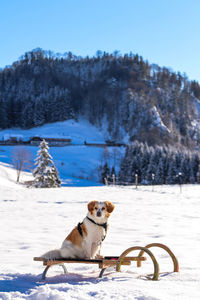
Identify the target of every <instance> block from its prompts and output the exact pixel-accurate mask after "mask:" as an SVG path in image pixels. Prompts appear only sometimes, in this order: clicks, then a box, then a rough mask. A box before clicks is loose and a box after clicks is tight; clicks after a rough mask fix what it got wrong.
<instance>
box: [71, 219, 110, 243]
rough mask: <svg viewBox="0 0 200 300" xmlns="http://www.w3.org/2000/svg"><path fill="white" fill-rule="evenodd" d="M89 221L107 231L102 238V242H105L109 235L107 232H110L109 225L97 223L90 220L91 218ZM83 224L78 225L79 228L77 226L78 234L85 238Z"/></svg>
mask: <svg viewBox="0 0 200 300" xmlns="http://www.w3.org/2000/svg"><path fill="white" fill-rule="evenodd" d="M87 219H88V220H89V221H90V222H92V223H93V224H95V225H97V226H100V227H103V228H104V229H105V235H104V237H103V238H102V241H103V240H105V237H106V234H107V230H108V224H107V223H103V224H99V223H96V222H95V221H94V220H92V219H90V218H89V217H87ZM82 224H83V222H82V223H78V226H77V229H78V232H79V233H80V235H81V236H82V237H83V230H82V228H81V225H82Z"/></svg>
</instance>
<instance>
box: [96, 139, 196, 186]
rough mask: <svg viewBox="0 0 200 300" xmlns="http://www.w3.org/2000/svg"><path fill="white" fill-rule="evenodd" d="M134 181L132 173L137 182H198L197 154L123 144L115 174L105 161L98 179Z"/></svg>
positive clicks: (127, 182) (165, 148) (166, 148)
mask: <svg viewBox="0 0 200 300" xmlns="http://www.w3.org/2000/svg"><path fill="white" fill-rule="evenodd" d="M113 174H114V175H115V180H116V183H117V184H122V185H128V184H134V183H135V180H136V176H137V178H138V183H141V184H152V183H153V184H175V183H180V182H181V183H192V184H194V183H200V157H199V155H198V154H197V153H189V152H184V151H179V150H175V149H173V148H171V147H159V146H156V147H152V146H151V147H149V146H148V145H147V144H146V143H139V142H134V143H133V144H130V145H129V146H127V149H126V153H125V157H124V159H123V161H122V164H121V168H120V172H119V174H117V176H116V174H115V170H114V168H112V170H110V169H109V167H108V165H107V164H105V165H104V168H103V170H102V174H101V175H102V176H101V181H102V182H103V178H104V182H105V178H107V180H108V182H112V181H113Z"/></svg>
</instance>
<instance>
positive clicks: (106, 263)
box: [34, 243, 179, 280]
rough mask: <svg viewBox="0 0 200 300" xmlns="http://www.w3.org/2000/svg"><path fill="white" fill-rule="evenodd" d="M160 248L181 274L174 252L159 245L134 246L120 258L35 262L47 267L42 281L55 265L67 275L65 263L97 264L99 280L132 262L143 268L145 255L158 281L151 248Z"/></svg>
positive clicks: (40, 258)
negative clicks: (110, 270)
mask: <svg viewBox="0 0 200 300" xmlns="http://www.w3.org/2000/svg"><path fill="white" fill-rule="evenodd" d="M152 247H159V248H162V249H164V250H165V251H166V252H167V253H168V254H169V255H170V257H171V258H172V261H173V266H174V270H173V271H174V272H179V264H178V260H177V258H176V257H175V255H174V254H173V252H172V251H171V250H170V249H169V248H168V247H167V246H165V245H163V244H159V243H152V244H148V245H147V246H146V247H141V246H134V247H131V248H128V249H126V250H125V251H124V252H123V253H122V254H121V255H120V256H105V257H102V258H100V259H68V258H66V259H64V258H63V259H55V260H46V259H44V258H42V257H34V260H35V261H42V262H43V265H44V266H46V268H45V270H44V272H43V273H42V280H45V279H46V274H47V272H48V270H49V268H50V267H51V266H53V265H60V266H61V267H62V268H63V271H64V273H65V274H67V273H68V272H67V269H66V267H65V265H64V264H65V263H84V264H97V265H99V268H100V269H101V271H100V273H99V278H101V277H102V276H103V274H104V272H105V270H106V269H107V268H109V267H115V268H116V271H117V272H120V271H121V266H122V265H131V262H132V261H136V262H137V267H141V265H142V261H145V260H146V259H147V258H146V257H144V256H143V254H144V253H145V254H147V255H148V257H150V259H151V260H152V263H153V267H154V272H153V274H152V278H151V279H152V280H158V277H159V264H158V262H157V260H156V258H155V256H154V254H153V253H152V251H151V250H149V248H152ZM136 250H139V251H140V252H139V254H138V256H127V255H128V254H129V253H130V252H133V251H136Z"/></svg>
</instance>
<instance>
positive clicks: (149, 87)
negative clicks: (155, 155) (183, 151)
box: [0, 49, 200, 147]
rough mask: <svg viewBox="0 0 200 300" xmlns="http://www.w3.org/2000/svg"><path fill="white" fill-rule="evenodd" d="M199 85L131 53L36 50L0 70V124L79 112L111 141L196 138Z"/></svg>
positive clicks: (36, 122) (31, 123) (193, 141)
mask: <svg viewBox="0 0 200 300" xmlns="http://www.w3.org/2000/svg"><path fill="white" fill-rule="evenodd" d="M198 99H200V86H199V84H198V82H196V81H189V80H188V79H187V77H186V76H185V75H182V74H180V73H175V72H173V71H170V70H169V69H167V68H160V67H159V66H157V65H150V64H149V63H148V61H145V60H144V59H143V58H142V57H141V56H139V55H137V54H133V53H129V54H125V55H120V54H119V52H117V51H115V52H114V53H112V54H109V53H106V52H102V51H97V53H96V56H94V57H84V58H83V57H79V56H75V55H73V54H72V53H71V52H68V53H65V54H64V55H58V54H57V55H55V54H54V53H52V52H51V51H43V50H41V49H36V50H34V51H31V52H27V53H25V54H24V55H23V56H22V57H21V58H20V59H19V61H17V62H15V63H13V65H12V66H10V67H7V68H5V69H4V70H2V71H0V129H4V128H9V127H21V128H31V127H35V126H40V125H43V124H45V123H49V122H56V121H63V120H67V119H69V118H74V119H78V118H79V117H80V116H84V117H85V118H86V119H88V120H89V121H90V122H91V123H92V124H95V125H97V126H99V127H103V126H105V124H106V126H107V130H108V133H109V136H110V137H111V139H112V140H115V141H122V140H123V138H124V135H125V134H126V135H127V136H128V137H129V141H134V140H136V139H137V140H139V141H141V142H144V141H147V142H148V143H149V144H152V145H154V144H157V143H159V144H163V143H164V144H174V143H176V144H182V145H185V146H189V147H196V146H197V145H198V144H199V143H200V133H199V129H198V128H199V127H198V126H196V127H195V126H194V123H193V121H194V120H197V119H198V118H199V112H198V107H197V106H198V105H200V104H199V102H198V101H199V100H198Z"/></svg>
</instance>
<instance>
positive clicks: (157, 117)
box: [151, 106, 170, 132]
mask: <svg viewBox="0 0 200 300" xmlns="http://www.w3.org/2000/svg"><path fill="white" fill-rule="evenodd" d="M151 111H152V115H153V125H154V126H156V127H159V128H160V129H162V130H163V131H167V132H170V130H169V129H168V128H167V126H165V124H164V123H163V121H162V119H161V117H160V114H159V112H158V110H157V107H156V106H154V107H153V108H152V110H151Z"/></svg>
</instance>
